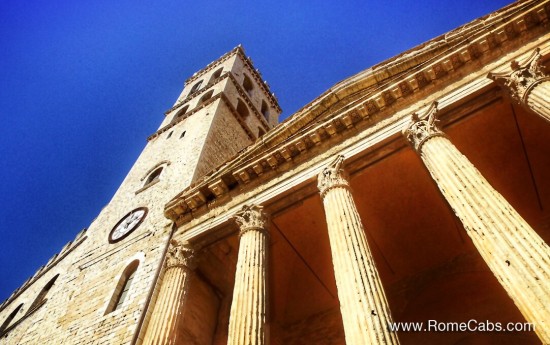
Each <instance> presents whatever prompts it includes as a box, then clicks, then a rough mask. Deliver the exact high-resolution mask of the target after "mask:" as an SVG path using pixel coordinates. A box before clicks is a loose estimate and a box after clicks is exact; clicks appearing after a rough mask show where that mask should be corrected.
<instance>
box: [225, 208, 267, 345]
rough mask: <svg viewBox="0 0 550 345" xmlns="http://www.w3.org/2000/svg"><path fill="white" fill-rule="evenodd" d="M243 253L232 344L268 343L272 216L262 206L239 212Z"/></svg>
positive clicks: (233, 309) (231, 323)
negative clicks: (269, 234) (268, 252)
mask: <svg viewBox="0 0 550 345" xmlns="http://www.w3.org/2000/svg"><path fill="white" fill-rule="evenodd" d="M236 222H237V223H238V224H239V226H240V234H239V236H240V243H239V254H238V259H237V270H236V272H235V287H234V289H233V301H232V303H231V310H230V314H229V334H228V339H227V344H228V345H268V344H269V334H268V329H267V320H266V317H267V251H268V239H269V236H268V225H269V220H268V218H267V216H266V215H265V213H263V210H262V208H261V207H260V206H245V207H244V208H243V211H242V212H240V213H239V214H237V216H236Z"/></svg>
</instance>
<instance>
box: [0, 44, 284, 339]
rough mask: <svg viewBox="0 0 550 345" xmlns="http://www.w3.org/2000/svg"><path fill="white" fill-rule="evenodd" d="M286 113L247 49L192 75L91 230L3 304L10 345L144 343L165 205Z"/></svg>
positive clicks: (0, 322)
mask: <svg viewBox="0 0 550 345" xmlns="http://www.w3.org/2000/svg"><path fill="white" fill-rule="evenodd" d="M280 113H281V109H280V108H279V105H278V103H277V100H276V99H275V97H274V96H273V94H271V92H270V91H269V87H268V86H267V84H266V83H265V82H264V81H263V80H262V78H261V75H260V74H259V72H258V70H256V69H255V68H254V67H253V65H252V62H251V60H250V59H249V58H248V57H246V55H245V53H244V50H243V49H242V47H240V46H238V47H236V48H235V49H233V50H232V51H230V52H228V53H227V54H225V55H223V56H222V57H220V58H219V59H218V60H216V61H214V62H212V63H210V64H209V65H208V66H206V67H205V68H204V69H202V70H201V71H199V72H197V73H195V74H194V75H193V76H191V77H190V78H189V79H188V80H187V81H186V82H185V87H184V89H183V91H182V92H181V94H180V96H179V97H178V99H177V101H176V102H175V104H174V105H173V106H172V108H170V109H169V110H168V111H167V112H166V113H165V117H164V119H163V121H162V123H161V125H160V127H159V129H158V130H157V131H156V132H155V133H153V134H152V135H151V136H149V138H147V144H146V146H145V148H144V150H143V151H142V153H141V154H140V156H139V158H138V159H137V161H136V162H135V164H134V166H133V167H132V168H131V170H130V172H129V173H128V175H127V176H126V178H125V179H124V181H123V182H122V184H121V185H120V187H119V189H118V190H117V192H116V193H115V195H114V196H113V198H112V199H111V201H110V202H109V203H108V204H107V205H106V206H105V207H104V208H103V210H101V212H100V213H99V215H98V216H97V218H96V219H95V220H94V221H93V222H92V223H91V224H90V226H89V227H88V230H87V231H85V232H83V233H80V234H79V235H78V236H77V238H76V239H75V240H74V241H72V242H70V243H68V244H67V245H66V246H65V247H64V248H63V249H62V250H61V252H60V253H59V254H57V255H55V256H54V257H53V258H52V259H50V261H49V262H48V263H47V264H46V265H44V266H43V267H41V268H40V269H39V270H38V271H37V272H36V273H35V274H34V275H33V276H32V277H31V278H30V279H29V280H27V282H26V283H25V284H24V285H23V286H22V287H20V288H19V289H18V290H16V291H15V292H14V293H13V294H12V296H10V298H8V299H7V300H6V301H5V302H4V303H3V304H2V305H1V306H0V344H35V343H37V342H38V341H40V342H42V343H47V344H88V343H92V342H93V343H94V344H99V343H111V344H135V343H136V342H139V339H138V334H139V329H140V328H141V327H142V326H143V325H144V324H146V323H147V321H148V312H147V311H148V310H149V309H150V308H148V306H149V305H150V301H151V300H152V299H153V300H154V298H155V291H154V286H155V283H156V281H157V279H159V277H160V278H162V277H161V271H162V270H161V264H162V260H163V258H164V255H165V253H166V250H167V248H168V241H169V238H170V235H171V232H172V231H173V230H172V229H173V227H172V225H171V222H170V221H169V220H167V219H166V218H165V216H164V214H163V211H164V206H165V204H166V203H167V202H168V201H169V200H170V199H171V198H173V197H174V196H175V195H176V193H178V192H180V191H181V190H183V189H184V188H185V187H187V186H189V185H190V184H191V183H193V181H195V180H196V179H198V178H200V177H201V176H203V175H205V174H207V173H208V172H210V171H212V170H213V169H215V168H216V167H218V166H219V165H221V164H222V163H223V162H225V161H227V160H228V159H230V158H231V157H233V156H235V155H236V154H237V153H238V152H239V151H240V150H242V149H243V148H244V147H246V146H248V145H249V144H251V143H253V142H254V141H255V140H256V139H257V138H258V137H260V136H261V135H263V134H264V133H266V132H267V131H268V130H269V129H271V128H272V127H273V126H275V125H276V124H277V121H278V116H279V114H280ZM149 312H150V310H149ZM38 320H40V322H37V321H38Z"/></svg>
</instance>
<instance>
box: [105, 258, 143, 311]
mask: <svg viewBox="0 0 550 345" xmlns="http://www.w3.org/2000/svg"><path fill="white" fill-rule="evenodd" d="M138 266H139V260H134V261H132V262H131V263H130V264H129V265H128V266H127V267H126V269H124V272H123V273H122V275H121V276H120V279H119V281H118V284H117V286H116V287H115V291H114V292H113V296H112V297H111V300H110V301H109V305H108V306H107V310H106V311H105V315H107V314H109V313H111V312H113V311H115V310H117V309H120V308H121V307H122V305H123V304H124V301H125V300H126V299H127V297H128V292H129V291H130V288H131V287H132V281H133V280H134V277H135V275H136V271H137V268H138Z"/></svg>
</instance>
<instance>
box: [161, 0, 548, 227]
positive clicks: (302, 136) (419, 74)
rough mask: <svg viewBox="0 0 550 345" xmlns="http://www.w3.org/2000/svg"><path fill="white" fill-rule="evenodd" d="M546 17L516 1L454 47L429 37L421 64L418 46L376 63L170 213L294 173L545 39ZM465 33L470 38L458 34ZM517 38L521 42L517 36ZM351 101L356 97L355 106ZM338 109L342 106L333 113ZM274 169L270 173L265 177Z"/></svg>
mask: <svg viewBox="0 0 550 345" xmlns="http://www.w3.org/2000/svg"><path fill="white" fill-rule="evenodd" d="M549 16H550V2H549V1H548V0H547V1H543V2H539V1H525V2H521V3H514V4H512V5H509V6H507V7H505V8H504V9H503V10H501V11H499V12H496V13H493V14H491V15H489V16H487V17H485V21H483V19H480V20H477V21H475V23H477V26H476V27H475V29H471V28H469V25H470V26H471V24H467V25H465V26H463V27H461V28H458V29H456V30H454V31H452V32H450V33H448V34H447V35H446V36H448V35H454V36H453V37H454V38H453V40H454V42H455V43H454V44H453V45H452V46H449V45H448V43H445V47H446V49H444V50H443V53H442V49H441V44H438V42H437V41H434V40H432V41H430V42H428V43H426V44H424V45H422V46H420V48H418V50H420V51H421V53H422V55H423V60H421V61H419V58H418V57H416V56H415V54H414V53H415V52H416V51H417V50H415V49H413V50H411V51H409V52H406V53H405V54H402V55H400V56H399V57H398V58H394V59H390V60H389V61H388V62H387V65H385V64H384V63H383V64H381V65H378V66H376V70H374V69H369V70H366V71H364V72H361V73H359V74H358V75H356V76H353V77H351V78H349V79H347V80H346V81H343V82H341V83H339V84H337V85H336V86H334V87H333V88H332V89H331V90H329V91H328V92H326V93H324V94H323V95H321V96H320V97H319V98H317V99H316V100H315V101H313V102H312V103H310V104H309V105H307V106H306V107H304V108H302V109H301V110H299V111H298V112H297V113H296V114H295V115H293V116H292V117H291V118H289V119H288V120H287V121H285V122H283V123H281V124H280V125H279V126H277V127H275V128H274V129H273V130H271V131H270V132H268V133H267V134H266V135H264V136H263V137H262V138H261V140H259V141H257V142H256V143H255V144H253V145H251V146H249V147H248V148H246V149H245V150H243V152H242V153H241V154H240V155H239V156H238V157H236V158H235V159H234V160H232V161H229V162H227V163H225V164H224V165H222V166H221V167H219V168H218V169H217V170H216V171H214V172H213V173H212V174H209V175H208V176H206V177H205V178H203V179H202V180H199V181H197V182H196V183H195V184H194V185H192V186H190V187H189V188H187V189H186V190H184V191H183V192H182V193H180V194H179V195H177V196H176V197H175V198H174V199H173V200H171V201H170V202H169V203H168V204H167V205H166V206H165V216H166V217H167V218H170V219H171V220H173V221H175V222H176V223H177V224H178V225H181V224H183V223H185V222H187V221H189V220H191V219H192V218H193V217H194V214H201V212H199V211H198V210H199V209H200V208H202V207H205V208H209V207H210V206H209V205H211V206H212V207H216V206H219V205H220V203H223V202H225V201H224V200H227V198H226V196H227V195H228V193H229V192H230V190H232V189H234V188H237V187H238V188H240V190H241V192H242V191H245V190H247V184H249V183H250V182H251V181H253V180H257V181H260V180H262V178H264V177H265V176H268V175H269V178H271V177H273V174H281V173H283V172H284V171H286V170H288V169H289V167H288V164H287V165H285V167H286V168H285V169H281V166H282V165H283V164H285V162H290V161H292V160H294V159H295V158H296V157H297V156H299V155H301V154H303V153H305V152H308V151H310V150H312V149H313V148H314V147H316V146H318V145H320V144H321V143H322V142H325V141H327V140H329V139H331V138H332V137H335V136H337V135H344V133H345V132H348V131H351V130H353V129H354V128H355V127H356V126H360V125H361V123H365V122H366V124H363V125H361V126H365V125H370V126H372V125H374V124H376V123H378V122H379V121H381V120H383V119H384V118H387V117H388V116H391V114H392V113H395V112H396V111H397V110H398V109H400V108H402V107H405V106H407V105H410V104H411V103H413V102H415V101H418V100H420V99H422V98H423V97H426V96H429V95H430V92H433V89H434V88H435V87H437V88H438V89H442V88H444V87H445V86H447V85H450V84H452V83H453V82H457V81H460V80H461V79H463V78H464V76H465V75H467V74H468V73H469V72H470V73H471V72H472V71H474V70H480V69H481V66H484V65H487V64H488V63H492V62H495V61H497V60H498V59H499V58H500V57H501V56H502V55H504V52H503V51H513V49H516V48H517V47H518V46H520V45H521V44H524V43H525V40H526V39H532V38H533V37H539V36H541V35H544V34H546V32H547V29H546V27H545V26H543V25H548V18H549ZM480 21H481V24H480ZM461 32H466V33H465V34H463V35H461V34H460V33H461ZM529 32H532V33H529ZM520 37H522V38H523V39H521V40H520V39H518V38H520ZM438 39H440V38H438ZM436 40H437V39H436ZM457 41H458V42H457ZM430 47H432V48H430ZM428 48H430V49H433V52H430V49H428ZM485 73H486V72H485ZM432 85H433V87H432ZM361 92H364V93H363V94H360V93H361ZM358 93H359V96H357V95H358ZM349 97H354V98H355V100H352V101H350V100H349ZM339 105H340V106H341V107H345V108H340V109H338V110H336V111H335V112H334V113H333V112H332V110H333V109H334V107H335V106H339ZM313 123H314V125H312V124H313ZM269 171H271V172H272V173H271V174H267V172H269ZM258 183H259V182H258ZM207 200H209V201H208V202H207Z"/></svg>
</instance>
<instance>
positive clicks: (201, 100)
mask: <svg viewBox="0 0 550 345" xmlns="http://www.w3.org/2000/svg"><path fill="white" fill-rule="evenodd" d="M213 93H214V90H210V91H208V92H207V93H206V94H205V95H204V96H202V97H201V99H200V100H199V105H201V104H203V103H204V102H206V101H208V100H209V99H210V98H212V94H213Z"/></svg>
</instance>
